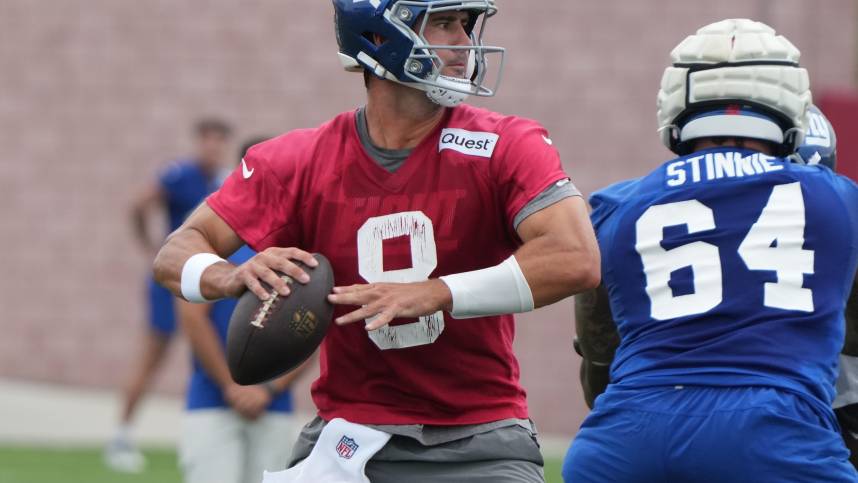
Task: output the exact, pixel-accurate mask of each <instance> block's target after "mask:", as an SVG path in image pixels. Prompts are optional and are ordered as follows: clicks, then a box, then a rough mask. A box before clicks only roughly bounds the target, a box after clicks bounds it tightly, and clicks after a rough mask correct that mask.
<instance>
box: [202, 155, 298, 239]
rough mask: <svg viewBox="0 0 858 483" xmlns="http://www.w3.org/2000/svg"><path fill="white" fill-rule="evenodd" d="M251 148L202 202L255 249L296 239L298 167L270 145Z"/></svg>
mask: <svg viewBox="0 0 858 483" xmlns="http://www.w3.org/2000/svg"><path fill="white" fill-rule="evenodd" d="M266 144H267V143H263V144H260V145H257V146H254V147H253V148H251V149H250V150H249V151H248V152H247V154H246V155H245V156H244V159H242V162H241V163H240V164H239V165H238V167H237V168H236V169H235V170H234V171H233V172H232V174H231V175H230V176H229V177H228V178H227V179H226V181H225V182H224V184H223V186H221V188H220V189H219V190H218V191H216V192H215V193H214V194H212V195H211V196H209V197H208V198H207V199H206V203H207V204H208V205H209V206H210V207H211V209H212V210H214V212H215V213H217V214H218V216H220V217H221V218H223V220H224V221H225V222H226V223H227V224H228V225H229V226H230V227H231V228H232V229H233V230H235V232H236V233H237V234H238V236H239V237H240V238H241V239H242V240H244V242H245V243H247V245H249V246H250V247H251V248H253V249H254V250H255V251H257V252H260V251H262V250H265V249H266V248H269V247H287V246H295V245H298V244H299V242H300V233H299V226H300V225H299V220H298V214H299V212H300V210H299V209H298V202H299V200H298V196H299V191H300V190H299V189H298V179H297V178H298V177H299V174H298V170H297V169H296V166H295V164H294V163H293V162H290V161H291V160H289V159H283V158H282V157H281V156H277V152H276V150H275V149H273V148H272V147H271V146H270V145H268V146H267V145H266Z"/></svg>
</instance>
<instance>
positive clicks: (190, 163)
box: [158, 159, 223, 232]
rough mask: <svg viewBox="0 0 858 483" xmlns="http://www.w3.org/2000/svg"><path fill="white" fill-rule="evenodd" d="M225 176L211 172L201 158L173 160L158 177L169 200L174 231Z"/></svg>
mask: <svg viewBox="0 0 858 483" xmlns="http://www.w3.org/2000/svg"><path fill="white" fill-rule="evenodd" d="M222 181H223V180H222V179H221V178H220V177H219V176H209V175H207V174H206V173H205V172H204V171H203V170H202V168H200V165H199V163H198V162H197V161H194V160H190V159H189V160H180V161H176V162H174V163H172V164H170V166H169V167H167V169H166V170H164V172H163V173H161V175H160V176H159V178H158V182H159V184H160V186H161V190H162V192H163V194H164V200H165V201H166V204H167V215H168V222H169V229H170V230H169V231H170V232H173V231H174V230H175V229H176V228H178V227H179V226H180V225H181V224H182V223H184V221H185V218H187V217H188V215H189V214H191V211H193V210H194V208H196V207H197V206H198V205H199V204H200V203H202V201H203V200H204V199H205V198H206V196H208V195H210V194H211V193H214V192H215V191H216V190H217V189H218V188H219V187H220V184H221V182H222Z"/></svg>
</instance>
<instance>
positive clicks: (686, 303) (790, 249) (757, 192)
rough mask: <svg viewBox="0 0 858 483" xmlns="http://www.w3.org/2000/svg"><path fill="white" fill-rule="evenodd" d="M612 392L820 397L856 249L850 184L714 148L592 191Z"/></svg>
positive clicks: (857, 191) (830, 389)
mask: <svg viewBox="0 0 858 483" xmlns="http://www.w3.org/2000/svg"><path fill="white" fill-rule="evenodd" d="M590 202H591V205H592V207H593V213H592V220H593V225H594V226H595V228H596V231H597V236H598V239H599V246H600V248H601V251H602V260H603V265H602V277H603V283H604V284H605V286H606V287H607V289H608V292H609V294H610V302H611V309H612V312H613V315H614V319H615V320H616V322H617V327H618V330H619V333H620V336H621V343H620V347H619V348H618V350H617V353H616V357H615V359H614V362H613V365H612V367H611V380H612V383H613V384H616V385H617V387H620V388H621V387H626V388H635V387H653V386H673V385H705V386H769V387H776V388H780V389H784V390H788V391H791V392H794V393H799V394H804V395H809V396H811V397H813V398H814V399H816V400H817V401H821V402H823V403H824V404H825V405H829V404H830V403H831V401H832V399H833V395H834V381H835V376H836V369H837V355H838V353H839V351H840V348H841V346H842V345H843V338H844V325H845V322H844V317H843V310H844V305H845V300H846V297H847V295H848V290H849V288H850V284H851V282H852V279H853V276H854V275H855V270H856V262H858V260H856V257H858V187H856V185H855V183H853V182H852V181H850V180H848V179H846V178H844V177H841V176H838V175H836V174H834V173H833V172H832V171H830V170H829V169H827V168H825V167H820V166H804V165H797V164H791V163H789V162H788V161H786V160H784V159H781V158H774V157H770V156H765V155H763V154H760V153H756V152H753V151H748V150H739V149H735V148H718V149H711V150H706V151H700V152H697V153H694V154H692V155H690V156H686V157H682V158H678V159H675V160H672V161H669V162H667V163H665V164H664V165H662V166H661V167H659V168H658V169H656V170H655V171H653V172H652V173H650V174H649V175H647V176H645V177H643V178H640V179H637V180H632V181H626V182H622V183H619V184H616V185H613V186H610V187H608V188H606V189H604V190H602V191H599V192H597V193H595V194H594V195H593V196H592V198H591V200H590Z"/></svg>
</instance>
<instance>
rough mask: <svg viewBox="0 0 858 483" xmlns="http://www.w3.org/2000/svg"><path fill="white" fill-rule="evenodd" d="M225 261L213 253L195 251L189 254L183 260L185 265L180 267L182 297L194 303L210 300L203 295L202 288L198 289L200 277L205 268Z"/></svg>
mask: <svg viewBox="0 0 858 483" xmlns="http://www.w3.org/2000/svg"><path fill="white" fill-rule="evenodd" d="M225 261H226V260H224V259H223V258H221V257H219V256H217V255H215V254H214V253H197V254H196V255H193V256H191V258H189V259H188V261H187V262H185V266H184V267H182V280H181V284H182V297H184V298H185V300H187V301H188V302H193V303H195V304H203V303H206V302H211V300H208V299H206V298H205V297H203V293H202V290H200V279H201V278H202V277H203V272H205V271H206V269H207V268H209V267H210V266H212V265H214V264H215V263H218V262H225Z"/></svg>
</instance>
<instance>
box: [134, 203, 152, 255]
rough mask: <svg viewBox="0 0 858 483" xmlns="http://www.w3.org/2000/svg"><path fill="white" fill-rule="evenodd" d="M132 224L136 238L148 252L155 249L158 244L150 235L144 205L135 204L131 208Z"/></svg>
mask: <svg viewBox="0 0 858 483" xmlns="http://www.w3.org/2000/svg"><path fill="white" fill-rule="evenodd" d="M131 226H132V228H133V230H134V238H135V239H136V240H137V242H138V243H139V244H140V247H141V248H143V250H145V251H146V252H147V253H151V252H152V251H154V250H155V249H156V248H157V246H156V245H155V243H152V239H151V238H150V237H149V228H148V223H147V221H146V210H145V209H144V207H141V206H135V207H134V208H132V210H131Z"/></svg>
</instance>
